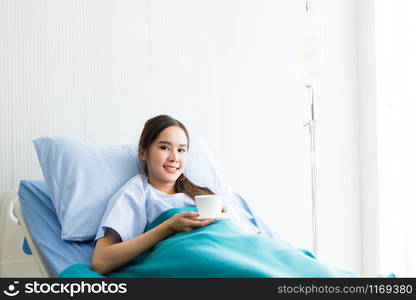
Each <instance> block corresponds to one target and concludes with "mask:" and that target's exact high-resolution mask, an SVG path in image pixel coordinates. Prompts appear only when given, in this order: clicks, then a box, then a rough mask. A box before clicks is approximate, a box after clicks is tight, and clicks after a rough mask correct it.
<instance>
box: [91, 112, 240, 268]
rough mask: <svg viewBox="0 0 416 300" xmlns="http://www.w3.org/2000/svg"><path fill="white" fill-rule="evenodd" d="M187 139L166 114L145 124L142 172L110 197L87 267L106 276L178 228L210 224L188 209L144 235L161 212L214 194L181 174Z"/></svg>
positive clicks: (141, 140) (184, 228)
mask: <svg viewBox="0 0 416 300" xmlns="http://www.w3.org/2000/svg"><path fill="white" fill-rule="evenodd" d="M189 143H190V141H189V135H188V131H187V129H186V128H185V126H184V125H183V124H182V123H181V122H179V121H178V120H175V119H173V118H171V117H170V116H167V115H159V116H156V117H154V118H152V119H149V120H148V121H147V122H146V123H145V126H144V129H143V131H142V134H141V137H140V141H139V158H140V159H141V160H143V161H144V171H145V174H142V175H137V176H135V177H133V178H132V179H130V180H129V181H128V182H127V183H126V184H125V185H124V186H123V187H122V188H121V189H120V190H119V191H118V192H117V193H116V194H115V195H114V196H113V197H112V199H111V200H110V202H109V204H108V206H107V209H106V212H105V214H104V216H103V219H102V222H101V225H100V228H99V230H98V233H97V236H96V239H95V241H96V244H95V250H94V254H93V258H92V265H91V267H92V269H93V270H94V271H95V272H97V273H100V274H107V273H109V272H111V271H113V270H116V269H118V268H120V267H122V266H123V265H125V264H126V263H128V262H130V261H131V260H132V259H133V258H135V257H136V256H138V255H140V254H142V253H144V252H145V251H146V250H148V249H149V248H151V247H152V246H154V245H155V244H156V243H158V242H160V241H162V240H164V239H166V238H168V237H169V236H171V235H173V234H175V233H177V232H182V231H191V230H194V229H195V228H199V227H203V226H207V225H209V224H211V223H213V222H215V219H207V220H203V221H200V220H196V219H195V218H196V217H197V216H198V214H197V213H195V212H190V211H187V212H181V213H177V214H175V215H174V216H173V217H171V218H170V219H168V220H166V221H165V222H163V223H161V224H160V225H158V226H157V227H155V228H153V229H151V230H149V231H147V232H145V233H143V232H144V230H145V227H146V224H147V223H150V222H151V221H152V220H154V219H155V218H156V217H157V216H158V215H159V214H161V213H162V212H164V211H166V210H168V209H171V208H175V207H185V206H194V205H195V203H194V197H195V196H196V195H204V194H210V195H212V194H214V193H213V192H212V191H211V190H210V189H208V188H204V187H199V186H197V185H195V184H193V183H192V182H191V181H190V180H189V179H188V178H186V176H185V175H184V174H183V171H184V169H185V166H186V162H187V151H188V149H189ZM246 225H247V224H246Z"/></svg>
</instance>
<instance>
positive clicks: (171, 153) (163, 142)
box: [140, 126, 188, 184]
mask: <svg viewBox="0 0 416 300" xmlns="http://www.w3.org/2000/svg"><path fill="white" fill-rule="evenodd" d="M187 146H188V139H187V137H186V134H185V132H184V131H183V129H182V128H180V127H178V126H169V127H167V128H165V129H164V130H163V131H162V132H160V134H159V136H158V137H157V139H156V140H155V141H154V142H153V143H152V144H151V145H150V147H149V148H148V151H146V152H144V153H140V158H141V159H142V160H144V161H146V164H147V170H148V176H149V180H151V181H153V182H158V183H160V184H174V183H175V182H176V179H177V178H178V177H179V176H180V175H181V174H182V173H183V171H184V169H185V165H186V161H187V154H188V153H187V149H188V148H187Z"/></svg>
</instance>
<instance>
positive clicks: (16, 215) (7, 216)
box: [0, 190, 52, 277]
mask: <svg viewBox="0 0 416 300" xmlns="http://www.w3.org/2000/svg"><path fill="white" fill-rule="evenodd" d="M0 208H1V210H0V226H1V227H0V242H1V244H0V277H52V275H51V274H52V272H51V271H50V269H49V268H48V267H47V264H46V263H45V262H44V258H43V256H42V254H41V252H40V251H39V249H38V247H37V246H36V244H35V243H34V242H33V239H32V236H31V234H30V232H29V230H28V228H27V226H26V222H25V219H24V217H23V215H22V212H21V206H20V199H19V196H18V194H17V190H14V191H12V192H10V193H8V194H7V195H6V196H5V197H4V198H3V199H2V200H1V202H0ZM24 238H26V240H27V242H28V244H29V247H30V250H31V251H32V255H27V254H25V253H24V251H23V249H22V245H23V240H24Z"/></svg>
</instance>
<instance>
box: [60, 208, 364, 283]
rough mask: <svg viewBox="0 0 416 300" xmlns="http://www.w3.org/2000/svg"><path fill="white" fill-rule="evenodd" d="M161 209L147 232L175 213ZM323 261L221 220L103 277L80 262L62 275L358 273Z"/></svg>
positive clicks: (157, 247)
mask: <svg viewBox="0 0 416 300" xmlns="http://www.w3.org/2000/svg"><path fill="white" fill-rule="evenodd" d="M188 210H193V211H196V209H195V207H183V208H174V209H170V210H168V211H165V212H163V213H162V214H161V215H160V216H159V217H157V218H156V219H155V220H154V221H153V222H152V223H151V224H150V225H148V227H147V229H146V231H147V230H150V229H151V228H153V227H155V226H157V225H158V224H160V223H162V222H163V221H165V220H167V219H168V218H170V217H171V216H173V215H174V214H175V213H178V212H181V211H188ZM357 276H358V275H357V274H354V273H352V272H348V271H343V270H339V269H336V268H333V267H331V266H328V265H326V264H324V263H323V262H320V261H319V260H318V259H316V257H314V256H313V254H312V253H310V252H309V251H306V250H302V249H296V248H294V247H292V246H290V245H288V244H286V243H281V242H279V240H275V239H271V238H269V237H267V236H265V235H261V234H253V233H250V234H248V233H245V232H244V231H242V230H241V229H239V228H238V226H236V224H234V223H233V222H232V220H218V221H216V222H214V223H212V224H210V225H207V226H205V227H201V228H198V229H195V230H193V231H190V232H180V233H177V234H174V235H173V236H171V237H169V238H167V239H165V240H163V241H161V242H159V243H158V244H156V245H155V246H154V247H153V248H151V249H150V250H148V251H146V252H145V253H143V254H142V255H139V256H138V257H136V258H135V259H133V260H132V262H131V263H129V264H128V265H126V266H125V267H123V268H121V269H119V270H116V271H114V272H112V273H109V274H107V275H106V276H102V275H100V274H98V273H96V272H94V271H92V270H91V269H90V268H89V266H87V265H84V264H76V265H73V266H70V267H69V268H67V269H66V270H65V271H63V272H62V273H61V274H60V275H59V277H148V278H150V277H153V278H154V277H164V278H167V277H184V278H193V277H208V278H214V277H217V278H218V277H219V278H249V277H256V278H261V277H272V278H277V277H357Z"/></svg>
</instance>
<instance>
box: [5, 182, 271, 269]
mask: <svg viewBox="0 0 416 300" xmlns="http://www.w3.org/2000/svg"><path fill="white" fill-rule="evenodd" d="M236 196H237V198H238V199H239V201H240V205H241V207H242V208H244V210H245V211H247V212H248V213H249V214H250V215H251V216H253V219H252V222H253V223H254V225H256V226H257V227H258V228H259V229H260V231H261V233H262V234H265V235H267V236H269V237H271V238H276V239H277V238H279V237H278V235H277V234H276V233H274V232H273V231H272V230H270V228H269V227H268V226H267V225H266V224H264V223H263V222H262V221H261V220H260V219H259V218H258V217H257V216H256V215H255V214H254V213H253V211H252V210H251V209H250V207H249V206H248V204H247V202H246V201H245V200H244V199H243V198H242V197H241V196H239V195H237V194H236ZM6 201H7V202H8V203H6V204H7V207H8V209H9V210H10V211H9V212H8V214H7V215H8V217H7V220H6V222H10V223H13V224H15V226H17V227H18V229H19V230H22V231H23V235H24V237H25V240H23V241H17V242H19V243H22V247H21V251H23V252H25V253H26V254H29V255H33V258H34V260H35V263H36V266H37V268H38V270H39V277H56V276H58V275H59V274H60V273H61V272H62V271H63V270H65V269H66V268H67V267H69V266H70V265H72V264H79V263H81V264H88V265H90V262H91V258H92V254H93V249H94V248H93V243H92V241H87V242H71V241H65V240H63V239H62V238H61V226H60V223H59V221H58V218H57V215H56V212H55V208H54V206H53V204H52V200H51V198H50V197H49V195H48V190H47V187H46V184H45V182H44V181H33V180H23V181H21V183H20V186H19V189H18V192H17V193H12V194H11V195H10V196H9V197H7V199H6ZM6 246H7V245H2V246H1V247H6Z"/></svg>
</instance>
